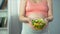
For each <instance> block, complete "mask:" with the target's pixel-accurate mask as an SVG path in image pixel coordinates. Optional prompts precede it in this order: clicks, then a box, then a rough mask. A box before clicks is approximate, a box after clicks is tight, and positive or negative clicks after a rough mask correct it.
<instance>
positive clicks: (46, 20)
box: [43, 18, 49, 29]
mask: <svg viewBox="0 0 60 34" xmlns="http://www.w3.org/2000/svg"><path fill="white" fill-rule="evenodd" d="M44 21H45V22H46V25H45V26H44V28H43V29H45V28H46V27H47V26H48V24H49V23H48V19H47V18H45V19H44Z"/></svg>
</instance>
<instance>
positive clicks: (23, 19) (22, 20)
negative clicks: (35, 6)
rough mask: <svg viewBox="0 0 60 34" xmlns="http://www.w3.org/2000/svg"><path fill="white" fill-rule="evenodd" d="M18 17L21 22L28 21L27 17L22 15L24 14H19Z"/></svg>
mask: <svg viewBox="0 0 60 34" xmlns="http://www.w3.org/2000/svg"><path fill="white" fill-rule="evenodd" d="M19 19H20V21H21V22H28V21H29V18H27V17H24V16H20V17H19Z"/></svg>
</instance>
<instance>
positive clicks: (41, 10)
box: [26, 0, 49, 17]
mask: <svg viewBox="0 0 60 34" xmlns="http://www.w3.org/2000/svg"><path fill="white" fill-rule="evenodd" d="M48 10H49V9H48V4H47V0H42V2H39V3H33V2H31V1H30V0H27V3H26V16H28V15H30V14H31V13H36V14H42V15H44V16H45V17H47V15H48Z"/></svg>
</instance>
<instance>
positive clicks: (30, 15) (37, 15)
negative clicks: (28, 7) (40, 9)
mask: <svg viewBox="0 0 60 34" xmlns="http://www.w3.org/2000/svg"><path fill="white" fill-rule="evenodd" d="M27 17H29V18H31V19H39V18H43V19H44V18H46V16H45V15H43V14H42V13H33V12H31V13H28V15H27Z"/></svg>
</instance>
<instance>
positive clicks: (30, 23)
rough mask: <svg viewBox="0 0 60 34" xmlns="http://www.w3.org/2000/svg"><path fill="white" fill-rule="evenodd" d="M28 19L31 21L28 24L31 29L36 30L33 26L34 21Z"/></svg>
mask: <svg viewBox="0 0 60 34" xmlns="http://www.w3.org/2000/svg"><path fill="white" fill-rule="evenodd" d="M28 19H29V20H28V23H27V24H28V25H29V27H30V28H32V29H33V30H34V29H35V28H34V26H33V25H32V19H30V18H28Z"/></svg>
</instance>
